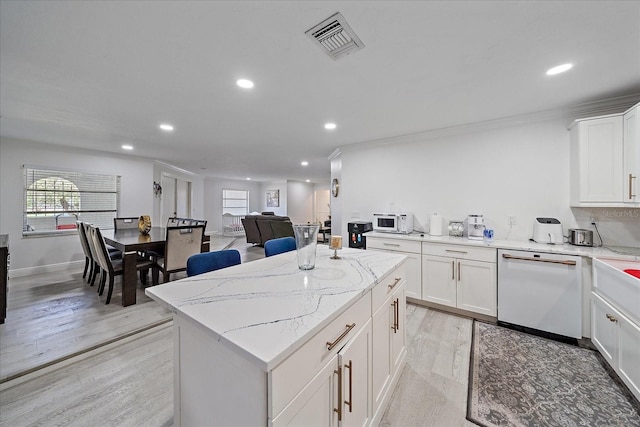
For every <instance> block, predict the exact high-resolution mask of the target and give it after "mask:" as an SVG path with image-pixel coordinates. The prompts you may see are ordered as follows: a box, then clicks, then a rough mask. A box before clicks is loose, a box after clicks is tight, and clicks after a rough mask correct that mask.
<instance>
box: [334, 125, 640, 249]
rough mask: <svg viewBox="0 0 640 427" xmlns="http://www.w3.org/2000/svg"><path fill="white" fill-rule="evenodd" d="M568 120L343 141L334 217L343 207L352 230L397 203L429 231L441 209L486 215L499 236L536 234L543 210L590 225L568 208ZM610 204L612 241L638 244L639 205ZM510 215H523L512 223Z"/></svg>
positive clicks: (569, 222) (449, 215) (607, 229)
mask: <svg viewBox="0 0 640 427" xmlns="http://www.w3.org/2000/svg"><path fill="white" fill-rule="evenodd" d="M567 125H568V122H567V119H565V118H562V119H553V120H548V121H537V122H534V123H529V124H521V125H518V126H505V127H502V128H499V129H492V130H480V129H478V130H477V131H469V132H465V133H459V134H450V135H448V136H447V135H445V136H437V137H432V138H430V137H428V136H422V137H417V138H414V140H413V141H411V142H395V143H394V141H393V140H388V141H385V144H374V143H371V144H359V145H355V146H351V147H349V146H347V147H344V148H343V149H342V154H341V155H340V159H334V160H333V161H332V177H333V176H334V163H335V176H338V175H339V174H341V179H340V182H341V185H340V195H339V197H338V199H340V204H339V205H340V206H339V208H338V206H337V204H336V203H335V202H333V205H332V211H334V212H333V214H334V217H335V216H336V214H341V223H340V227H341V228H340V230H339V231H340V232H341V234H343V235H345V236H346V224H347V222H349V221H351V220H361V221H362V220H370V219H371V215H372V214H373V213H374V212H378V211H382V212H385V211H389V210H390V209H395V210H396V211H408V212H412V213H413V214H414V223H415V227H416V228H417V229H419V230H424V231H425V232H428V230H429V224H428V218H429V215H430V214H432V213H435V212H437V213H439V214H441V215H443V216H444V217H445V220H449V219H461V220H463V219H466V217H467V215H469V214H483V215H484V217H485V220H486V224H487V226H488V228H492V229H494V230H495V234H496V239H507V238H508V239H512V240H528V239H530V238H531V235H532V229H533V221H534V218H535V217H539V216H545V217H555V218H558V219H559V220H560V221H561V222H562V224H563V227H564V230H565V234H566V233H567V231H566V230H567V229H568V228H574V227H580V228H589V227H590V226H589V222H590V218H589V215H590V213H585V211H584V210H583V209H575V208H574V209H571V208H570V207H569V132H568V131H567ZM404 140H406V138H398V141H404ZM338 160H340V161H341V167H339V166H340V163H339V161H338ZM334 206H335V207H336V208H338V209H336V208H334ZM606 211H607V212H609V211H610V212H609V214H608V215H609V218H607V221H603V222H606V225H605V224H604V223H603V224H602V228H601V230H600V231H601V233H603V237H604V238H605V242H606V243H608V244H612V245H613V244H618V245H626V246H638V243H639V242H640V216H638V215H634V214H633V213H634V212H635V213H636V214H638V212H640V210H637V209H636V210H634V209H628V210H626V211H628V212H626V213H625V212H622V213H614V212H618V211H616V210H614V209H609V210H606ZM510 216H515V217H516V219H517V225H515V226H513V227H512V228H511V229H510V226H509V217H510ZM599 216H600V217H603V216H604V214H602V213H601V214H600V215H599ZM614 216H618V218H616V220H613V217H614ZM634 216H635V218H634ZM603 219H604V218H603ZM332 225H333V224H332ZM336 231H338V230H336V229H335V228H334V230H333V232H334V233H335V232H336Z"/></svg>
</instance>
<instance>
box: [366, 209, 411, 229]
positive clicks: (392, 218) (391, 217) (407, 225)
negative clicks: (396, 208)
mask: <svg viewBox="0 0 640 427" xmlns="http://www.w3.org/2000/svg"><path fill="white" fill-rule="evenodd" d="M372 222H373V230H374V231H384V232H386V233H402V234H409V233H411V232H412V231H413V214H410V213H374V214H373V221H372Z"/></svg>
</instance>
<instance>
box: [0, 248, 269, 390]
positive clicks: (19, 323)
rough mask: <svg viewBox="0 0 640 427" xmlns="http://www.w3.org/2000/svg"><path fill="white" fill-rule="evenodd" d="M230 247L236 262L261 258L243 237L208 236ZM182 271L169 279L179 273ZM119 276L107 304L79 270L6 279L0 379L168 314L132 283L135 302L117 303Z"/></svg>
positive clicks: (0, 334) (0, 331) (174, 276)
mask: <svg viewBox="0 0 640 427" xmlns="http://www.w3.org/2000/svg"><path fill="white" fill-rule="evenodd" d="M226 247H232V248H235V249H238V250H239V251H240V256H241V259H242V262H249V261H253V260H255V259H259V258H264V249H263V248H261V247H256V246H253V245H250V244H247V243H246V241H245V240H244V238H238V239H234V238H227V237H222V236H212V239H211V250H219V249H223V248H226ZM185 276H186V274H185V273H184V272H180V273H174V274H172V277H171V279H172V280H177V279H180V278H182V277H185ZM121 283H122V282H121V278H116V280H115V289H114V294H113V298H112V300H111V304H109V305H106V304H105V300H106V292H105V294H104V295H103V296H102V297H100V296H98V295H97V293H96V286H93V287H91V286H89V285H88V284H87V283H86V282H85V281H84V279H82V271H81V270H79V269H77V268H75V269H72V270H68V271H59V272H55V273H46V274H38V275H32V276H27V277H17V278H11V279H10V280H9V293H8V304H7V305H8V308H7V319H6V321H5V323H4V324H3V325H0V382H2V381H6V380H7V379H11V378H13V377H15V376H17V375H20V374H21V373H24V372H27V371H29V370H32V369H36V368H38V367H40V366H43V365H46V364H48V363H52V362H54V361H56V360H59V359H61V358H64V357H67V356H68V355H70V354H74V353H76V352H81V351H84V350H85V349H89V348H91V347H93V346H97V345H100V344H101V343H104V342H107V341H109V340H112V339H116V338H118V337H121V336H124V335H126V334H128V333H131V332H133V331H136V330H140V329H144V328H146V327H149V325H154V324H157V323H159V322H162V321H167V320H169V319H171V314H170V312H169V311H168V310H166V309H164V308H163V307H162V306H160V304H158V303H156V302H155V301H153V300H152V299H151V298H149V297H147V296H146V295H145V294H144V288H143V287H142V284H141V283H138V289H137V293H136V299H137V304H136V305H135V306H129V307H123V306H122V303H121V301H122V294H121Z"/></svg>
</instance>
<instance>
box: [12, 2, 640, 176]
mask: <svg viewBox="0 0 640 427" xmlns="http://www.w3.org/2000/svg"><path fill="white" fill-rule="evenodd" d="M338 11H339V12H341V13H342V14H343V16H344V17H345V19H346V20H347V22H348V23H349V24H350V25H351V27H352V28H353V29H354V31H355V32H356V34H357V35H358V36H359V37H360V39H361V40H362V42H363V43H364V44H365V48H364V49H363V50H360V51H357V52H355V53H353V54H352V55H349V56H347V57H344V58H342V59H339V60H337V61H334V60H332V59H331V58H329V56H327V55H326V54H325V53H323V52H322V51H321V50H320V49H319V48H318V47H317V46H315V45H314V44H313V43H312V42H311V40H310V39H309V38H308V37H307V36H306V35H305V31H306V30H308V29H309V28H311V27H313V26H314V25H315V24H317V23H318V22H320V21H322V20H324V19H325V18H328V17H329V16H330V15H332V14H333V13H335V12H338ZM0 55H1V56H0V90H1V92H0V116H1V119H0V134H1V136H2V137H6V138H17V139H24V140H34V141H40V142H46V143H52V144H64V145H68V146H73V147H86V148H92V149H99V150H105V151H111V152H118V153H121V152H122V150H121V148H120V146H121V145H122V144H123V143H130V144H132V145H134V146H135V150H134V151H133V153H132V155H141V156H145V157H151V158H154V159H158V160H161V161H164V162H167V163H170V164H173V165H175V166H178V167H180V168H183V169H187V170H190V171H193V172H195V173H198V174H202V175H207V176H219V177H227V178H234V179H244V178H245V177H251V178H252V179H253V180H257V181H266V180H282V179H293V180H304V179H307V178H308V179H311V180H312V182H318V183H326V182H328V180H329V174H330V170H329V160H328V156H329V155H330V154H331V153H332V152H333V151H334V150H335V149H336V148H337V147H340V146H344V145H347V144H352V143H358V142H363V141H369V140H375V139H380V138H387V137H392V136H397V135H405V134H412V133H416V132H421V131H426V130H431V129H438V128H443V127H450V126H456V125H461V124H467V123H473V122H479V121H485V120H491V119H497V118H502V117H509V116H514V115H520V114H526V113H531V112H536V111H542V110H548V109H556V108H564V107H567V106H572V105H576V104H580V103H585V102H590V101H595V100H601V99H606V98H612V97H617V96H621V95H627V94H632V93H638V92H640V2H639V1H621V2H619V1H585V2H581V1H566V2H564V1H526V2H515V1H513V2H507V1H495V2H484V1H475V2H472V1H462V2H457V1H442V2H439V1H411V2H400V1H393V2H383V1H348V2H347V1H341V2H329V1H300V2H284V1H279V2H275V1H274V2H270V1H261V2H249V1H233V2H222V1H216V2H213V1H210V2H204V1H197V2H170V1H156V2H135V1H130V2H115V1H105V2H97V1H88V2H76V1H73V2H58V1H47V2H44V1H33V2H30V1H21V2H18V1H5V0H3V1H2V2H0ZM564 62H572V63H574V64H575V67H574V69H573V70H571V71H570V72H568V73H565V74H562V75H558V76H555V77H553V78H551V77H548V76H546V75H545V74H544V73H545V71H546V70H547V69H548V68H550V67H552V66H554V65H558V64H561V63H564ZM241 77H243V78H249V79H252V80H253V81H254V82H255V85H256V86H255V88H254V89H253V90H251V91H246V90H242V89H240V88H238V87H237V86H236V85H235V81H236V80H237V79H238V78H241ZM162 121H167V122H170V123H172V124H173V125H174V126H175V128H176V130H175V132H173V133H171V134H166V133H162V132H161V131H160V130H159V129H158V124H159V123H160V122H162ZM327 121H335V122H336V123H337V124H338V128H337V129H336V130H335V131H332V132H328V131H326V130H324V128H323V125H324V123H325V122H327ZM302 160H307V161H309V162H310V165H309V166H308V167H306V168H305V167H302V166H300V161H302ZM205 168H206V169H205Z"/></svg>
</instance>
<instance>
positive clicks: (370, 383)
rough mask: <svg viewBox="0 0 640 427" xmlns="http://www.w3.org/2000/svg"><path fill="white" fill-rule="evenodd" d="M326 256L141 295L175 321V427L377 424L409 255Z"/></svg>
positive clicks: (398, 352) (391, 380)
mask: <svg viewBox="0 0 640 427" xmlns="http://www.w3.org/2000/svg"><path fill="white" fill-rule="evenodd" d="M332 254H333V252H332V251H330V250H329V249H328V248H326V247H319V248H318V253H317V261H316V268H315V269H313V270H308V271H301V270H299V269H298V267H297V262H296V253H295V251H293V252H288V253H285V254H281V255H277V256H273V257H269V258H265V259H262V260H258V261H253V262H250V263H246V264H242V265H238V266H234V267H230V268H226V269H223V270H218V271H214V272H211V273H206V274H203V275H199V276H194V277H190V278H186V279H182V280H178V281H176V282H171V283H167V284H163V285H160V286H156V287H153V288H148V289H147V290H146V293H147V294H148V295H149V296H151V297H152V298H153V299H155V300H157V301H160V302H161V303H163V304H164V305H166V306H167V307H168V308H169V309H170V310H171V311H172V312H173V318H174V337H175V342H174V378H175V384H174V401H175V402H174V406H175V411H174V423H175V425H177V426H201V425H207V426H216V425H220V426H295V425H303V426H336V427H342V426H352V425H354V426H355V425H358V426H363V425H377V423H378V422H379V421H380V418H381V417H382V414H383V413H384V408H385V406H386V404H387V403H388V400H389V398H390V396H391V392H392V391H393V387H394V385H395V384H396V382H397V379H398V377H399V375H400V372H401V371H402V369H401V368H402V366H403V364H404V360H405V356H406V350H405V328H404V312H405V311H404V310H405V301H404V289H405V283H406V271H405V266H404V262H405V256H403V255H399V254H382V253H376V252H371V251H361V250H356V249H349V248H344V249H342V251H341V252H340V255H341V257H342V259H340V260H332V259H330V258H329V257H330V256H331V255H332Z"/></svg>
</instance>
